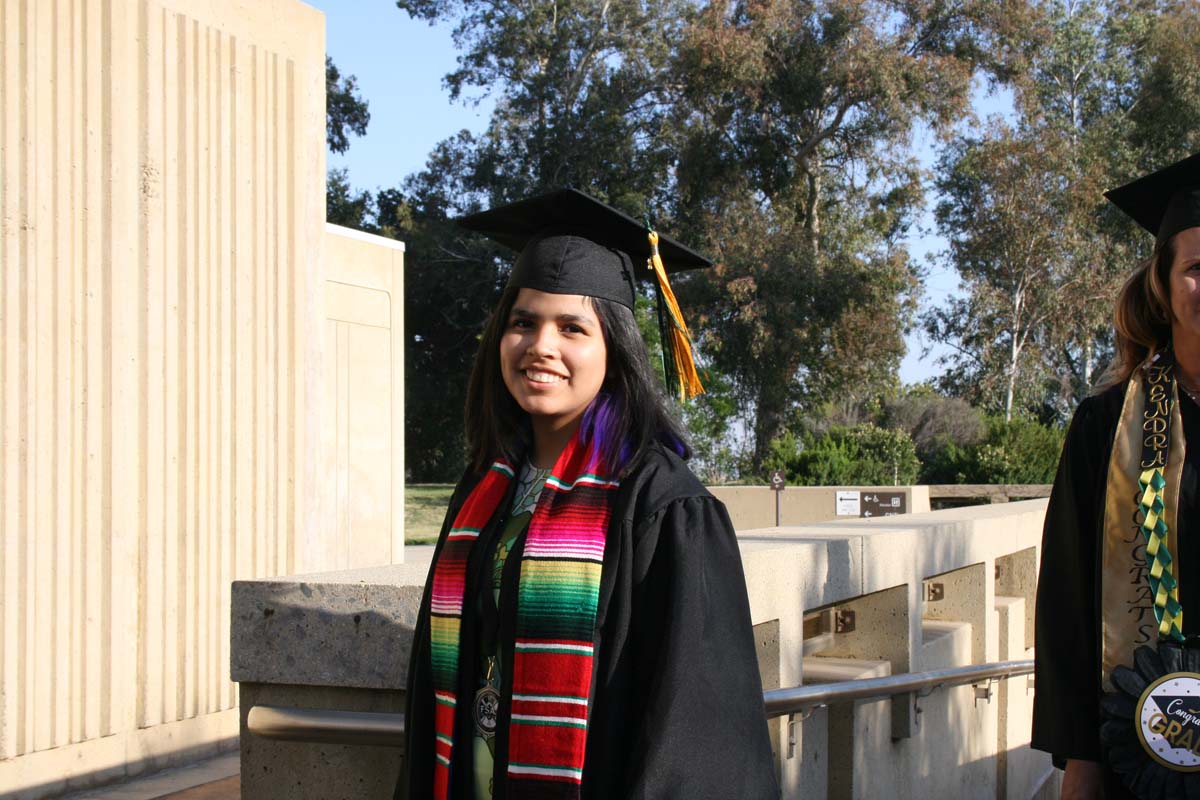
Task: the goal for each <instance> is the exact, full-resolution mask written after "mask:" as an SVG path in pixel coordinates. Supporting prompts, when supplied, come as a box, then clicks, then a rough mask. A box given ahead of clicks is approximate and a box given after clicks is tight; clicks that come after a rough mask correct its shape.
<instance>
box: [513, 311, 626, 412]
mask: <svg viewBox="0 0 1200 800" xmlns="http://www.w3.org/2000/svg"><path fill="white" fill-rule="evenodd" d="M607 360H608V349H607V347H606V345H605V342H604V332H603V330H602V329H601V327H600V320H599V319H598V318H597V317H596V312H595V311H594V310H593V308H592V303H591V301H590V300H589V299H588V298H587V297H585V296H583V295H578V294H549V293H547V292H541V291H538V290H537V289H521V290H520V292H519V293H518V294H517V298H516V301H515V302H514V303H513V308H512V311H511V312H509V315H508V320H507V324H506V327H505V330H504V334H503V335H502V336H501V337H500V369H501V373H502V375H503V376H504V385H505V386H507V387H508V391H509V393H510V394H512V396H513V399H514V400H516V401H517V404H518V405H519V406H520V407H521V408H522V409H523V410H524V411H525V412H526V413H527V414H529V416H530V417H531V418H532V421H533V428H534V435H535V436H537V435H538V434H539V431H562V430H568V429H569V430H571V431H572V432H573V431H574V429H575V428H576V427H578V425H579V421H580V419H581V418H582V417H583V412H584V411H585V410H586V409H587V407H588V405H589V404H590V403H591V402H592V400H593V399H594V398H595V397H596V394H597V393H598V392H599V391H600V387H601V385H602V384H603V383H604V376H605V370H606V364H607Z"/></svg>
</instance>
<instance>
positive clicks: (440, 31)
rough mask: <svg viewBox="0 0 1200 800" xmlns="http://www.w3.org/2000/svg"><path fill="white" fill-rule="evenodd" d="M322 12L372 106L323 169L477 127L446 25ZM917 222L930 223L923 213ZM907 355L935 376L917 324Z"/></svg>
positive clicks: (335, 49)
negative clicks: (453, 78) (364, 123)
mask: <svg viewBox="0 0 1200 800" xmlns="http://www.w3.org/2000/svg"><path fill="white" fill-rule="evenodd" d="M308 3H309V5H311V6H313V7H314V8H316V9H318V10H320V11H322V12H323V13H324V14H325V35H326V42H325V47H326V51H327V52H328V53H329V55H330V56H331V57H332V58H333V60H334V63H336V64H337V66H338V69H339V70H341V72H342V74H343V75H347V74H351V75H354V76H356V77H357V79H358V86H359V89H360V91H361V93H362V96H363V97H364V98H365V99H366V100H367V102H368V103H369V105H370V110H371V123H370V125H369V126H368V128H367V135H366V136H364V137H362V138H352V139H351V140H350V150H349V151H348V152H347V153H345V154H344V155H337V154H334V153H329V154H328V166H329V167H330V168H335V167H345V168H347V169H348V170H349V174H350V182H351V184H352V185H353V186H355V187H359V188H369V189H374V188H377V187H390V186H395V185H397V184H398V183H400V181H401V180H403V179H404V177H405V176H407V175H409V174H411V173H413V172H416V171H417V170H419V169H420V168H421V167H422V166H423V165H424V163H425V157H426V156H427V155H428V153H429V152H430V150H432V149H433V146H434V145H435V144H437V143H438V142H439V141H441V140H442V139H445V138H447V137H448V136H451V135H453V134H454V133H456V132H458V131H460V130H462V129H464V128H466V129H469V130H472V131H479V130H481V129H482V128H483V126H484V125H486V123H487V120H488V117H489V115H490V113H491V109H492V103H491V101H490V100H487V99H485V100H483V101H482V102H481V103H479V104H478V105H472V104H471V102H469V101H467V102H463V101H460V102H451V101H450V95H449V92H448V91H447V90H446V89H445V88H444V87H443V86H442V77H443V76H444V75H446V74H447V73H448V72H450V71H452V70H453V69H454V67H455V56H456V51H455V50H454V42H453V41H452V39H451V36H450V29H449V28H448V27H444V26H438V27H431V26H429V25H426V24H425V23H423V22H416V21H413V20H411V19H409V17H408V15H407V14H406V13H404V12H403V11H401V10H400V9H398V8H397V7H396V4H395V2H394V0H308ZM1009 108H1011V103H1010V101H1009V99H1008V98H1007V97H1005V96H1001V97H984V96H982V94H980V96H978V97H977V100H976V110H977V111H978V112H979V113H980V114H981V115H982V114H989V113H1004V112H1006V111H1007V109H1009ZM919 145H920V152H921V155H922V159H923V160H924V161H926V166H929V165H930V162H931V160H932V158H933V150H932V147H931V146H930V143H929V142H928V141H926V140H924V138H921V139H919ZM920 227H922V228H924V229H928V228H931V227H932V218H931V216H930V215H929V214H926V216H925V219H924V221H923V225H922V226H920ZM944 247H945V242H944V240H942V239H941V238H940V237H938V236H936V235H933V234H932V233H929V232H928V231H927V230H921V231H914V232H913V234H912V238H911V240H910V242H909V250H910V252H911V253H912V254H913V256H914V257H915V258H917V259H919V260H920V261H921V262H922V263H923V262H924V261H925V256H926V254H928V253H931V252H936V251H938V250H941V249H943V248H944ZM928 270H929V272H928V274H927V276H926V284H925V292H924V296H923V298H922V301H921V306H922V310H924V309H926V308H928V307H931V306H932V305H934V304H940V303H944V302H945V301H946V299H947V298H948V297H950V296H952V295H953V294H954V293H955V292H956V291H957V289H958V278H957V276H956V275H955V274H954V273H953V272H952V271H947V270H944V269H941V268H934V267H932V266H929V267H928ZM907 344H908V354H907V355H906V356H905V358H904V361H903V362H902V363H901V365H900V378H901V380H903V381H904V382H905V383H916V382H919V381H922V380H925V379H927V378H929V377H932V376H933V375H936V374H937V373H938V372H939V371H940V370H939V369H938V368H937V366H936V364H935V363H934V359H935V358H936V356H937V354H938V353H939V352H943V351H942V350H940V349H938V350H935V351H934V352H933V353H931V354H930V355H929V356H927V357H925V358H922V357H921V350H922V347H923V346H924V345H925V344H926V342H925V340H924V338H923V336H922V335H921V334H920V332H919V331H916V332H914V333H913V334H911V335H910V336H909V337H908V339H907Z"/></svg>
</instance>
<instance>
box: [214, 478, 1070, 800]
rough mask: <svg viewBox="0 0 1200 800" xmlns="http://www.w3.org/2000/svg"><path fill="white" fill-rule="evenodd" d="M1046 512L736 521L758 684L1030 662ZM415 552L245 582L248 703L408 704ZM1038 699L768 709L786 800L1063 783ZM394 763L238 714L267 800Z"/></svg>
mask: <svg viewBox="0 0 1200 800" xmlns="http://www.w3.org/2000/svg"><path fill="white" fill-rule="evenodd" d="M1045 507H1046V502H1045V501H1044V500H1033V501H1026V502H1019V503H1010V504H1005V505H991V506H976V507H972V508H962V509H953V510H948V511H938V512H925V513H918V514H908V515H903V516H897V517H887V518H879V519H870V520H861V519H859V520H843V521H833V522H826V523H815V524H809V525H799V526H791V527H780V528H764V529H758V530H740V531H739V534H738V539H739V544H740V547H741V554H742V559H743V563H744V565H745V570H746V579H747V586H748V590H749V595H750V606H751V614H752V621H753V623H754V625H755V632H756V639H757V642H758V654H759V661H760V672H761V674H762V675H763V676H764V682H765V683H766V685H767V688H775V687H782V686H796V685H801V684H805V683H810V684H811V683H820V682H830V681H836V680H846V679H852V678H857V677H868V676H874V675H887V674H897V673H903V672H920V671H925V670H931V669H938V668H941V667H948V666H957V665H965V664H972V663H982V662H986V661H998V660H1002V659H1005V660H1008V659H1022V658H1031V657H1032V644H1033V639H1032V625H1031V614H1032V608H1033V602H1034V591H1035V587H1036V577H1037V565H1038V548H1039V546H1040V539H1041V527H1042V520H1043V517H1044V514H1045ZM409 556H410V557H409V563H407V564H403V565H395V566H389V567H382V568H376V569H372V570H352V571H347V572H341V573H335V574H322V575H310V576H292V577H281V578H276V579H270V580H263V581H253V582H241V583H237V584H235V585H234V595H233V596H234V600H233V614H234V623H233V636H234V647H233V677H234V679H235V680H237V681H239V682H240V692H241V696H242V712H243V717H244V715H245V713H246V712H247V711H248V709H249V706H250V705H251V704H253V703H264V704H274V705H291V706H298V707H309V708H354V709H372V710H400V709H402V708H403V703H404V698H403V686H404V680H405V675H406V664H407V654H408V648H409V646H410V645H409V641H410V639H411V636H412V627H413V623H414V621H415V619H416V610H417V605H418V604H419V601H420V587H421V584H422V582H423V581H424V578H425V574H426V570H427V569H428V557H429V548H421V549H419V550H417V549H413V550H410V553H409ZM844 612H851V613H852V614H853V619H854V624H853V627H852V629H849V630H841V631H840V632H839V630H838V629H837V627H836V626H835V625H833V624H832V622H831V621H832V620H833V619H834V618H835V617H838V616H841V617H842V618H843V619H847V618H848V617H847V616H846V615H845V613H844ZM313 642H320V643H321V644H320V646H314V645H313ZM347 654H355V655H354V657H352V658H351V657H348V655H347ZM1031 706H1032V688H1031V684H1030V681H1029V680H1028V679H1026V678H1024V677H1022V678H1018V679H1014V680H1010V681H1008V682H1005V683H1002V684H1000V685H999V687H993V692H992V694H991V696H990V697H989V698H981V699H977V698H976V693H975V689H974V688H973V687H970V686H966V687H958V688H954V689H949V690H945V689H943V690H938V691H935V692H933V693H931V694H930V695H929V696H927V697H923V698H915V697H901V698H897V699H894V700H881V701H872V702H859V703H853V704H846V705H841V706H835V707H833V708H830V709H823V710H818V711H816V712H814V713H812V714H811V716H808V717H807V718H804V719H802V718H800V717H796V718H794V719H792V720H789V719H787V718H780V719H777V720H775V721H774V722H772V723H771V726H772V741H773V743H774V745H775V749H776V753H777V757H778V761H777V766H778V769H779V773H780V777H781V783H782V785H783V787H784V796H785V797H788V798H804V799H805V800H822V799H823V798H839V799H841V798H862V799H863V800H866V799H867V798H880V797H889V798H891V797H896V798H925V797H979V798H988V800H991V799H992V798H1006V797H1007V798H1022V799H1024V798H1031V797H1035V796H1046V797H1048V796H1050V795H1052V794H1053V792H1054V791H1055V789H1056V786H1057V783H1056V781H1057V778H1056V776H1055V774H1054V772H1053V770H1052V767H1051V765H1050V761H1049V758H1048V757H1047V756H1045V755H1044V754H1041V753H1037V752H1035V751H1032V750H1030V749H1029V747H1028V742H1029V724H1030V712H1031ZM315 765H321V767H320V768H319V769H318V768H317V767H316V766H315ZM398 769H399V756H398V755H397V754H396V753H395V751H389V750H387V749H386V748H372V749H367V748H354V747H346V746H329V745H305V744H300V743H294V742H273V741H269V740H265V739H260V738H258V737H255V736H252V735H250V734H249V733H248V732H247V731H246V730H245V727H244V723H243V736H242V786H243V791H245V792H249V793H251V795H252V796H254V797H256V798H262V799H263V800H274V798H285V797H286V798H295V799H296V800H306V799H307V798H313V799H314V800H315V799H316V798H328V797H342V796H343V794H342V793H341V792H343V790H344V789H345V787H347V786H351V785H352V786H354V787H356V789H355V791H356V793H355V794H354V796H355V797H361V798H381V799H382V798H386V797H389V796H390V795H389V789H390V787H391V785H392V783H393V782H394V780H395V775H396V773H397V771H398ZM300 775H303V776H305V780H300V779H299V777H298V776H300ZM362 787H366V788H362ZM359 788H361V789H362V791H361V792H359V791H358V790H359Z"/></svg>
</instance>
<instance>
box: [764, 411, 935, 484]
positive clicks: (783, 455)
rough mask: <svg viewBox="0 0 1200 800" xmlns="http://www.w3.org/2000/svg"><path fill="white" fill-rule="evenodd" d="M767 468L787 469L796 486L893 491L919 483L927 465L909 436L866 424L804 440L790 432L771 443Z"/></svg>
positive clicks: (837, 427) (788, 478)
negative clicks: (882, 488) (895, 487)
mask: <svg viewBox="0 0 1200 800" xmlns="http://www.w3.org/2000/svg"><path fill="white" fill-rule="evenodd" d="M764 466H765V467H766V469H767V471H768V472H770V471H771V470H775V469H782V470H784V474H785V475H786V476H787V480H788V483H790V484H793V485H800V486H853V485H864V486H892V485H894V484H897V483H899V484H910V483H914V482H916V480H917V476H918V473H919V471H920V467H921V463H920V461H918V460H917V452H916V448H915V447H914V445H913V441H912V437H911V436H909V435H908V433H907V432H906V431H902V430H888V429H885V428H879V427H877V426H876V425H874V424H872V423H866V424H864V425H856V426H854V427H843V426H834V427H832V428H830V429H829V431H828V432H827V433H824V434H822V435H812V436H809V437H805V438H804V439H798V438H797V437H796V436H795V435H794V434H792V433H790V432H788V433H785V434H784V435H783V436H780V437H779V438H778V439H776V440H775V441H773V442H771V455H770V457H769V458H768V459H767V461H766V463H765V465H764Z"/></svg>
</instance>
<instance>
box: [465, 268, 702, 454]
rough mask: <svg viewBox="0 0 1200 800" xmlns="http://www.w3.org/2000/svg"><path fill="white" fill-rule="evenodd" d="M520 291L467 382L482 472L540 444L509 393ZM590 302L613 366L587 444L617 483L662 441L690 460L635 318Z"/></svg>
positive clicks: (504, 300)
mask: <svg viewBox="0 0 1200 800" xmlns="http://www.w3.org/2000/svg"><path fill="white" fill-rule="evenodd" d="M519 291H520V289H519V288H516V287H509V288H507V289H505V290H504V293H503V294H501V295H500V302H499V303H497V304H496V309H495V311H493V312H492V316H491V318H490V319H489V320H488V323H487V326H486V327H485V328H484V331H483V336H482V338H481V339H480V342H479V350H478V351H477V352H476V353H475V365H474V367H472V368H471V377H470V380H469V381H468V383H467V405H466V414H465V420H466V434H467V453H468V456H469V457H470V461H471V465H472V467H473V468H474V469H476V470H482V469H484V468H485V467H487V465H488V464H490V463H491V462H492V461H493V460H495V459H496V458H504V459H505V460H507V461H509V462H512V463H517V462H518V461H519V460H520V459H521V458H524V457H525V453H526V452H527V451H528V449H529V447H530V444H531V443H532V432H531V427H530V422H529V415H528V414H526V413H525V411H524V410H522V408H521V407H520V406H519V405H518V404H517V401H516V400H514V399H513V397H512V395H511V394H509V391H508V387H507V386H505V385H504V376H503V374H502V373H501V370H500V339H501V337H502V336H503V335H504V331H505V328H506V327H507V325H508V317H509V314H511V313H512V308H513V304H514V303H516V300H517V293H518V292H519ZM588 302H590V303H591V305H592V310H593V311H595V312H596V317H597V318H598V319H599V321H600V328H601V331H602V333H603V336H604V343H605V347H606V349H607V351H608V363H607V364H606V365H605V376H604V383H603V385H602V386H601V387H600V392H599V394H597V395H596V398H595V399H594V400H593V401H592V403H591V405H589V406H588V408H587V410H586V411H584V414H583V420H582V422H581V423H580V431H581V436H582V438H583V441H584V442H586V443H593V442H594V443H596V445H597V449H598V450H599V452H600V454H601V456H602V457H603V458H604V461H605V462H606V463H607V464H608V465H609V468H610V469H611V470H612V472H613V474H614V476H616V477H621V476H623V475H626V474H627V473H628V472H629V471H630V470H632V469H633V468H634V467H635V466H637V464H638V463H639V462H640V461H641V460H642V458H643V457H644V456H645V455H646V452H647V451H648V450H649V449H650V448H651V447H652V446H653V445H654V443H655V442H661V443H662V444H663V445H665V446H666V447H668V448H669V449H671V450H673V451H674V452H676V453H678V454H679V455H680V456H682V457H683V458H689V457H690V456H691V448H689V447H688V445H687V438H686V436H685V434H684V431H683V426H682V425H680V424H679V422H678V421H677V420H676V419H675V416H674V414H672V413H671V411H670V408H669V406H668V404H667V399H666V396H665V394H664V392H663V390H662V388H661V384H660V382H659V380H658V376H657V375H656V374H655V372H654V368H653V367H652V366H651V364H650V356H649V354H648V353H647V352H646V343H645V342H644V341H642V335H641V332H640V331H639V330H638V326H637V320H636V319H635V318H634V316H633V311H631V310H630V309H628V308H626V307H625V306H623V305H621V304H620V303H616V302H613V301H611V300H605V299H602V298H598V297H589V298H588Z"/></svg>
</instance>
